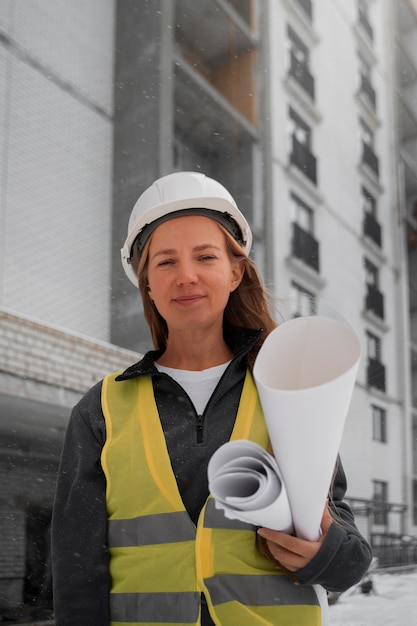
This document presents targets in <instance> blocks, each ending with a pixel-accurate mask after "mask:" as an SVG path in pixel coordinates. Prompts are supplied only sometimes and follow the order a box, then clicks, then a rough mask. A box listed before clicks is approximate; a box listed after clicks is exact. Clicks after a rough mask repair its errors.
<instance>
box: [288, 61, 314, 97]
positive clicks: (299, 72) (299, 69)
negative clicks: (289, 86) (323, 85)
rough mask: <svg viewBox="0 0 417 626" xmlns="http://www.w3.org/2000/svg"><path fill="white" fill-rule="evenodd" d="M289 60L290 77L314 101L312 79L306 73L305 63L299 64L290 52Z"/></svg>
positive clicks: (308, 73) (307, 72)
mask: <svg viewBox="0 0 417 626" xmlns="http://www.w3.org/2000/svg"><path fill="white" fill-rule="evenodd" d="M290 59H291V62H290V76H292V77H293V78H294V79H295V80H296V81H297V83H298V84H299V85H301V87H302V88H303V89H304V90H305V91H306V92H307V93H308V95H309V96H310V98H311V99H312V100H314V95H315V90H314V78H313V76H312V75H311V74H310V72H309V71H308V68H307V65H306V64H305V63H300V61H299V60H298V59H297V57H296V56H295V54H294V53H293V52H291V55H290Z"/></svg>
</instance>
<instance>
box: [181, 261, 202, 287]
mask: <svg viewBox="0 0 417 626" xmlns="http://www.w3.org/2000/svg"><path fill="white" fill-rule="evenodd" d="M197 282H198V277H197V272H196V268H195V266H194V264H193V263H192V262H191V261H180V262H179V263H178V272H177V285H178V286H179V287H181V286H183V285H194V284H195V283H197Z"/></svg>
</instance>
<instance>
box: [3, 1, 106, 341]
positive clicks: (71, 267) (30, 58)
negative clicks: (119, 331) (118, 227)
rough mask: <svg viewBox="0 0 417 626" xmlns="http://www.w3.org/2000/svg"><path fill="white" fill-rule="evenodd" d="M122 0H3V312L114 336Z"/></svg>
mask: <svg viewBox="0 0 417 626" xmlns="http://www.w3.org/2000/svg"><path fill="white" fill-rule="evenodd" d="M113 31H114V0H91V1H90V2H88V3H84V2H81V1H80V0H78V1H75V2H71V3H70V4H68V3H67V2H65V1H64V0H46V1H45V0H5V1H4V2H1V3H0V35H1V44H2V45H0V77H1V80H0V85H1V87H0V127H1V129H2V130H1V133H2V136H1V145H0V172H1V195H0V233H1V235H0V244H1V245H0V305H1V306H5V307H8V308H10V309H13V310H15V311H17V312H21V313H23V314H28V315H32V316H34V317H36V318H38V319H40V320H43V321H45V322H51V323H56V324H59V325H61V326H63V327H65V328H68V329H70V330H75V331H78V332H81V333H85V334H87V335H90V336H91V337H96V338H97V339H102V340H108V339H109V337H110V308H109V300H110V284H111V283H110V279H111V277H110V267H111V257H110V255H109V247H110V242H111V210H112V205H111V179H112V111H113V99H112V98H113V96H112V94H113V58H114V33H113Z"/></svg>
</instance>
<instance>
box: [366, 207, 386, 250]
mask: <svg viewBox="0 0 417 626" xmlns="http://www.w3.org/2000/svg"><path fill="white" fill-rule="evenodd" d="M363 232H364V235H366V236H367V237H369V238H370V239H372V241H373V242H374V243H376V244H377V246H379V247H381V245H382V232H381V225H380V223H379V222H378V221H377V220H376V219H375V218H374V216H373V215H372V214H371V213H366V212H365V216H364V218H363Z"/></svg>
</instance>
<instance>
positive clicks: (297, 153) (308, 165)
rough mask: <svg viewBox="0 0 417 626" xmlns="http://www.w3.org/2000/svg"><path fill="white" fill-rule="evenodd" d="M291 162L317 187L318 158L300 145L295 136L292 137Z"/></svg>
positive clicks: (304, 146)
mask: <svg viewBox="0 0 417 626" xmlns="http://www.w3.org/2000/svg"><path fill="white" fill-rule="evenodd" d="M290 161H291V163H292V164H293V165H295V166H296V167H298V169H299V170H301V171H302V173H303V174H304V175H305V176H307V178H309V179H310V180H311V182H312V183H314V184H315V185H316V184H317V161H316V157H315V156H314V155H313V154H311V152H310V150H309V149H308V148H307V146H306V145H305V144H303V143H300V142H299V141H298V140H297V138H296V137H295V136H294V135H293V136H292V152H291V156H290Z"/></svg>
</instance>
